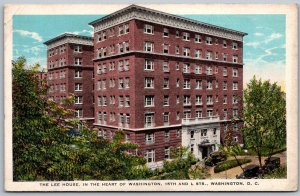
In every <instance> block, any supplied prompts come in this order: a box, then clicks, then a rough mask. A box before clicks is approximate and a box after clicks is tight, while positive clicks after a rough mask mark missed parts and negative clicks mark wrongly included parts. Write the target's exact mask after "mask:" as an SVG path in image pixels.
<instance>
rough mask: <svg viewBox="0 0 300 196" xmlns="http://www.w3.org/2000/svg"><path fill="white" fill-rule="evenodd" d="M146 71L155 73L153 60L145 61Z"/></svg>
mask: <svg viewBox="0 0 300 196" xmlns="http://www.w3.org/2000/svg"><path fill="white" fill-rule="evenodd" d="M144 68H145V70H147V71H153V70H154V62H153V60H149V59H145V67H144Z"/></svg>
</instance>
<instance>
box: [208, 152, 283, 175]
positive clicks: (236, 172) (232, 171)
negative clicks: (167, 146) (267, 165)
mask: <svg viewBox="0 0 300 196" xmlns="http://www.w3.org/2000/svg"><path fill="white" fill-rule="evenodd" d="M273 156H274V157H275V156H276V157H280V163H281V165H286V151H285V152H282V153H279V154H275V155H273ZM238 158H247V159H251V160H252V161H251V162H250V163H247V164H244V165H242V167H245V166H247V165H250V164H257V165H259V161H258V158H257V157H255V156H239V157H238ZM266 158H267V157H262V163H264V160H265V159H266ZM242 172H243V171H242V169H241V168H240V167H239V166H238V167H234V168H232V169H229V170H227V171H223V172H220V173H214V167H211V168H210V169H209V173H210V175H211V176H210V177H209V178H208V179H235V178H236V177H235V176H236V175H239V174H241V173H242Z"/></svg>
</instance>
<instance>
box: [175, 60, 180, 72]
mask: <svg viewBox="0 0 300 196" xmlns="http://www.w3.org/2000/svg"><path fill="white" fill-rule="evenodd" d="M175 68H176V70H179V62H176V64H175Z"/></svg>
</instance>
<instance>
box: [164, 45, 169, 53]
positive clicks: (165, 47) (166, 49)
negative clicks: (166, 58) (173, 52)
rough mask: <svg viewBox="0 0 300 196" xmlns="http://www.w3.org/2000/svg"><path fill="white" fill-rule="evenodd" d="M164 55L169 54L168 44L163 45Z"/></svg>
mask: <svg viewBox="0 0 300 196" xmlns="http://www.w3.org/2000/svg"><path fill="white" fill-rule="evenodd" d="M163 53H164V54H168V53H169V45H168V44H164V45H163Z"/></svg>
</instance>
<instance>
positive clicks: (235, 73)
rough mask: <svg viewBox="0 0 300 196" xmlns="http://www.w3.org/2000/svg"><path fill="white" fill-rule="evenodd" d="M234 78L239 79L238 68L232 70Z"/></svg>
mask: <svg viewBox="0 0 300 196" xmlns="http://www.w3.org/2000/svg"><path fill="white" fill-rule="evenodd" d="M232 76H233V77H238V69H237V68H232Z"/></svg>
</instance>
